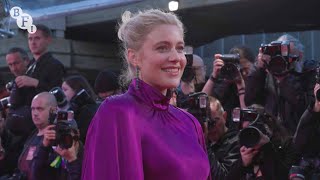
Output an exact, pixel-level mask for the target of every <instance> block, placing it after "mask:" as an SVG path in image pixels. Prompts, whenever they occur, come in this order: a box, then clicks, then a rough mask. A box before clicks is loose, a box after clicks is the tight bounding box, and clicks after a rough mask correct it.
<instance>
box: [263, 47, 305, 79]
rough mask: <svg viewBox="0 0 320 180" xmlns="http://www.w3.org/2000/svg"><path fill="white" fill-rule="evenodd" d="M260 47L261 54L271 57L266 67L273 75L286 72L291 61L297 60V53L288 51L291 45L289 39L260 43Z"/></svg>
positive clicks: (280, 74)
mask: <svg viewBox="0 0 320 180" xmlns="http://www.w3.org/2000/svg"><path fill="white" fill-rule="evenodd" d="M260 48H261V51H262V53H263V54H266V55H269V56H270V57H271V60H270V61H269V63H267V69H268V70H269V72H270V73H271V74H272V75H275V76H282V75H284V74H286V73H287V72H288V71H289V70H290V68H291V67H290V65H291V64H292V62H294V61H298V60H299V55H295V54H293V53H291V52H290V51H291V50H292V48H293V47H291V44H290V42H289V41H273V42H271V43H270V44H261V47H260Z"/></svg>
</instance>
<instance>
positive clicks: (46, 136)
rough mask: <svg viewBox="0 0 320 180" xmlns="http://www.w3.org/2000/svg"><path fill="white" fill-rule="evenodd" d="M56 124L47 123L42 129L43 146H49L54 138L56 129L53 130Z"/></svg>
mask: <svg viewBox="0 0 320 180" xmlns="http://www.w3.org/2000/svg"><path fill="white" fill-rule="evenodd" d="M55 126H56V125H49V126H47V127H46V128H45V129H44V130H43V140H42V144H43V146H44V147H49V146H50V145H51V144H52V142H53V141H54V140H55V139H56V131H55V130H54V128H55Z"/></svg>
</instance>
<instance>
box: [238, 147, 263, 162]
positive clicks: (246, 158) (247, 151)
mask: <svg viewBox="0 0 320 180" xmlns="http://www.w3.org/2000/svg"><path fill="white" fill-rule="evenodd" d="M258 152H259V151H258V150H257V149H254V148H247V147H245V146H242V147H241V148H240V154H241V159H242V163H243V166H244V167H248V166H249V165H250V164H251V163H252V161H253V158H254V157H255V156H256V155H257V154H258Z"/></svg>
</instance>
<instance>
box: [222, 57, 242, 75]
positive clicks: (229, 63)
mask: <svg viewBox="0 0 320 180" xmlns="http://www.w3.org/2000/svg"><path fill="white" fill-rule="evenodd" d="M220 59H221V60H223V62H224V66H222V67H221V70H220V75H219V78H220V79H222V80H227V81H236V80H237V78H239V72H240V55H239V54H222V55H221V56H220Z"/></svg>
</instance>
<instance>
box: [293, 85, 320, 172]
mask: <svg viewBox="0 0 320 180" xmlns="http://www.w3.org/2000/svg"><path fill="white" fill-rule="evenodd" d="M319 89H320V85H319V84H318V83H317V84H316V85H315V87H314V95H315V97H316V98H315V100H314V103H311V104H310V106H309V107H308V108H307V109H306V110H305V112H304V113H303V115H302V116H301V119H300V121H299V125H298V127H297V131H296V133H295V135H294V144H295V146H296V148H297V150H298V151H299V153H300V154H301V155H302V157H303V159H302V160H301V161H308V163H310V164H312V166H310V169H308V168H309V167H306V166H305V167H303V166H302V168H303V169H305V176H307V175H309V176H311V175H312V172H315V173H318V176H317V177H318V178H319V177H320V164H319V163H318V162H319V161H320V145H319V143H317V142H315V140H316V139H318V138H319V137H320V122H319V119H320V99H319V96H318V98H317V94H319V92H318V91H319ZM312 162H315V163H312ZM300 164H301V163H300ZM300 166H301V165H300Z"/></svg>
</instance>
